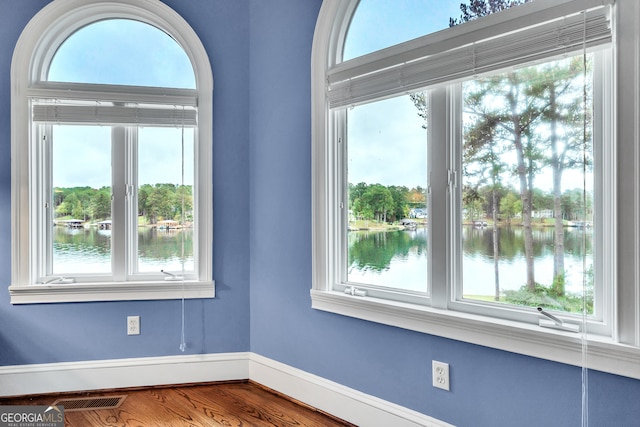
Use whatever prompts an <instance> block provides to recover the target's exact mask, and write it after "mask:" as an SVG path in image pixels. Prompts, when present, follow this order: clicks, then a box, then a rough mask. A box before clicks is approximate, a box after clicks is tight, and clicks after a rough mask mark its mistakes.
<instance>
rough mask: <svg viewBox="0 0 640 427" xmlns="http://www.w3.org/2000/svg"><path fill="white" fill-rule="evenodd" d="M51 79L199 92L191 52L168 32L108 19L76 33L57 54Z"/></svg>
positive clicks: (127, 20)
mask: <svg viewBox="0 0 640 427" xmlns="http://www.w3.org/2000/svg"><path fill="white" fill-rule="evenodd" d="M48 80H49V81H57V82H74V83H96V84H115V85H134V86H153V87H175V88H188V89H194V88H195V87H196V85H195V76H194V73H193V67H192V66H191V62H190V61H189V58H188V57H187V54H186V53H185V51H184V50H183V49H182V48H181V47H180V45H178V43H176V41H175V40H174V39H173V38H171V37H170V36H169V35H167V34H166V33H165V32H163V31H161V30H159V29H157V28H155V27H153V26H151V25H148V24H145V23H142V22H138V21H133V20H129V19H108V20H104V21H99V22H96V23H93V24H90V25H88V26H86V27H84V28H82V29H80V30H78V31H76V32H75V33H74V34H72V35H71V36H70V37H69V38H68V39H67V40H65V42H64V43H63V44H62V45H61V46H60V48H59V49H58V51H57V52H56V54H55V56H54V58H53V60H52V61H51V65H50V67H49V74H48Z"/></svg>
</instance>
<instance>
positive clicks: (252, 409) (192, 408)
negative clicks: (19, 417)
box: [0, 382, 353, 427]
mask: <svg viewBox="0 0 640 427" xmlns="http://www.w3.org/2000/svg"><path fill="white" fill-rule="evenodd" d="M123 394H124V395H127V398H126V399H125V400H124V402H123V403H122V405H120V407H118V408H116V409H98V410H85V411H78V412H66V413H65V426H66V427H94V426H95V427H149V426H153V427H183V426H184V427H213V426H227V427H234V426H235V427H240V426H242V427H246V426H252V427H253V426H255V427H261V426H297V427H331V426H336V427H345V426H347V427H348V426H351V427H353V424H349V423H347V422H344V421H342V420H339V419H336V418H334V417H331V416H329V415H327V414H324V413H322V412H319V411H317V410H315V409H314V408H310V407H308V406H306V405H302V404H299V403H296V402H294V401H292V400H291V399H289V398H287V397H285V396H282V395H279V394H277V393H275V392H273V391H272V390H270V389H267V388H265V387H263V386H261V385H259V384H256V383H253V382H232V383H215V384H204V385H185V386H178V387H167V388H163V387H158V388H148V389H143V390H113V391H105V392H92V393H82V394H78V393H76V394H56V395H48V396H31V397H30V396H24V397H17V398H9V399H7V398H0V405H50V404H52V403H53V402H55V401H56V400H57V399H60V398H74V397H85V396H91V397H103V396H115V395H123Z"/></svg>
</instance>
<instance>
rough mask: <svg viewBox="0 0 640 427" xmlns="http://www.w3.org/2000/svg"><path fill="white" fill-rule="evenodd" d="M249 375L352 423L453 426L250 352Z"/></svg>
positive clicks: (375, 425)
mask: <svg viewBox="0 0 640 427" xmlns="http://www.w3.org/2000/svg"><path fill="white" fill-rule="evenodd" d="M249 378H251V380H252V381H255V382H257V383H260V384H262V385H264V386H267V387H269V388H271V389H273V390H276V391H278V392H280V393H283V394H285V395H287V396H290V397H292V398H294V399H296V400H298V401H300V402H303V403H306V404H307V405H311V406H313V407H314V408H317V409H320V410H321V411H324V412H326V413H329V414H332V415H334V416H336V417H338V418H341V419H343V420H345V421H349V422H351V423H354V424H356V425H360V426H368V427H378V426H380V427H388V426H394V427H418V426H423V427H453V426H452V425H451V424H447V423H445V422H443V421H440V420H437V419H435V418H432V417H428V416H426V415H424V414H421V413H419V412H416V411H413V410H411V409H408V408H405V407H403V406H400V405H396V404H394V403H391V402H388V401H386V400H382V399H378V398H377V397H374V396H371V395H368V394H365V393H362V392H359V391H357V390H354V389H352V388H349V387H345V386H343V385H340V384H338V383H335V382H333V381H329V380H326V379H324V378H321V377H318V376H317V375H313V374H309V373H307V372H305V371H301V370H300V369H296V368H292V367H291V366H288V365H285V364H283V363H280V362H276V361H275V360H272V359H268V358H266V357H263V356H260V355H257V354H255V353H251V364H250V369H249Z"/></svg>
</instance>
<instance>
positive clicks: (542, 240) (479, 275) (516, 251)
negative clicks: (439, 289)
mask: <svg viewBox="0 0 640 427" xmlns="http://www.w3.org/2000/svg"><path fill="white" fill-rule="evenodd" d="M582 235H583V233H582V230H581V229H578V228H565V272H566V289H567V291H568V292H580V291H581V290H582V286H583V283H582V280H583V279H582V277H583V274H582V273H583V256H582V251H583V249H582V248H583V242H582ZM586 237H587V240H586V245H585V247H586V252H587V253H586V255H587V256H586V266H587V270H588V269H590V268H591V266H592V264H593V260H592V259H593V255H592V250H591V233H586ZM462 238H463V253H462V275H463V279H462V280H463V289H464V294H465V295H494V292H495V278H494V248H493V229H492V228H490V227H486V228H474V227H471V226H465V227H463V233H462ZM553 242H554V234H553V228H541V229H536V230H534V257H535V278H536V281H537V282H538V283H541V284H543V285H545V286H549V285H550V284H551V282H552V279H553V247H554V244H553ZM498 246H499V248H498V250H499V251H498V253H499V255H498V271H499V286H500V289H501V290H516V289H519V288H520V287H522V286H523V285H524V284H525V283H526V266H525V257H524V238H523V235H522V229H521V228H516V227H513V228H499V229H498ZM427 271H428V267H427V229H426V228H418V229H417V230H414V231H406V230H403V231H388V232H371V231H353V232H350V233H349V260H348V273H347V274H348V279H349V281H352V282H359V283H366V284H372V285H377V286H388V287H392V288H399V289H406V290H413V291H418V292H427Z"/></svg>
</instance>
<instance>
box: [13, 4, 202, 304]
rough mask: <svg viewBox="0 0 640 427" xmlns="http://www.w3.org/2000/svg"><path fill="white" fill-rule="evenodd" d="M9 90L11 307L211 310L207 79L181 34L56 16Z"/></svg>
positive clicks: (118, 20) (38, 20) (106, 8)
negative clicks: (113, 303) (142, 305)
mask: <svg viewBox="0 0 640 427" xmlns="http://www.w3.org/2000/svg"><path fill="white" fill-rule="evenodd" d="M11 77H12V83H13V93H12V113H13V114H12V118H13V121H12V155H13V158H14V162H13V163H12V178H13V181H12V191H13V206H12V209H13V211H12V221H13V224H14V234H13V236H12V245H13V249H14V250H13V255H14V256H13V264H12V266H13V271H12V285H11V287H10V292H11V295H12V302H14V303H24V302H58V301H87V300H90V301H93V300H117V299H164V298H179V297H182V296H183V295H184V296H186V297H188V298H189V297H212V296H213V294H214V291H213V280H212V277H211V250H210V248H211V242H212V233H211V224H212V203H211V191H212V189H211V161H212V158H211V153H212V150H211V135H212V123H211V110H212V90H213V78H212V75H211V67H210V64H209V60H208V57H207V54H206V52H205V50H204V47H203V46H202V44H201V42H200V41H199V39H198V37H197V36H196V35H195V33H194V32H193V30H192V29H191V28H190V27H189V25H188V24H187V23H186V22H185V21H184V20H183V19H182V18H181V17H180V16H179V15H177V14H176V13H175V12H174V11H172V10H171V9H170V8H168V7H167V6H165V5H163V4H162V3H161V2H159V1H156V0H145V1H142V2H140V1H130V0H118V1H109V2H99V1H98V2H91V3H87V2H84V1H81V0H68V1H65V2H54V3H51V4H50V5H49V6H47V7H45V8H44V9H42V10H41V11H40V12H39V13H38V14H37V15H36V16H35V17H34V18H33V19H32V20H31V21H30V23H29V24H28V25H27V27H26V28H25V30H24V31H23V33H22V35H21V37H20V39H19V41H18V43H17V45H16V49H15V55H14V60H13V63H12V74H11ZM183 290H184V292H183Z"/></svg>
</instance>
